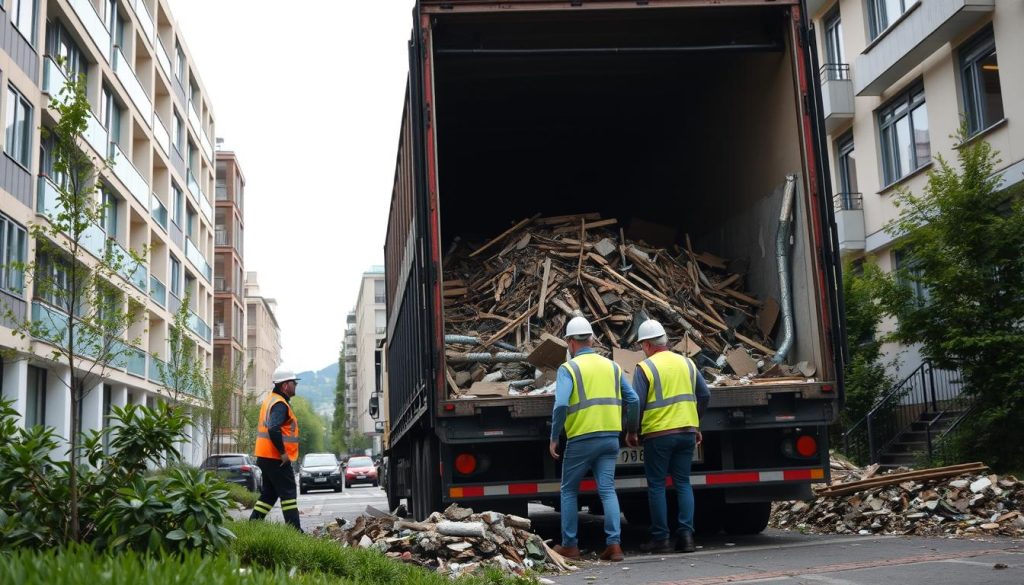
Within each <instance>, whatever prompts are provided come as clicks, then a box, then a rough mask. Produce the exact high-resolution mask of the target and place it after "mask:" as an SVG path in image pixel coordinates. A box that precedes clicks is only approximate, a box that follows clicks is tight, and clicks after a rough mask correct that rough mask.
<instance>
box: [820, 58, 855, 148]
mask: <svg viewBox="0 0 1024 585" xmlns="http://www.w3.org/2000/svg"><path fill="white" fill-rule="evenodd" d="M821 103H822V105H823V106H824V112H823V113H824V116H825V130H826V131H827V132H834V131H835V130H836V129H837V128H839V127H840V126H841V125H843V124H845V123H847V122H849V121H850V120H853V82H852V81H850V66H849V65H847V64H845V63H826V64H824V65H822V66H821Z"/></svg>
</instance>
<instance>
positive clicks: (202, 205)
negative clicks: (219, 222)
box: [199, 189, 213, 223]
mask: <svg viewBox="0 0 1024 585" xmlns="http://www.w3.org/2000/svg"><path fill="white" fill-rule="evenodd" d="M199 211H202V212H203V215H205V216H206V219H207V220H208V221H209V222H210V223H213V205H210V200H209V199H207V198H206V193H203V190H202V189H199Z"/></svg>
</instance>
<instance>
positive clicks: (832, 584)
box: [786, 575, 864, 585]
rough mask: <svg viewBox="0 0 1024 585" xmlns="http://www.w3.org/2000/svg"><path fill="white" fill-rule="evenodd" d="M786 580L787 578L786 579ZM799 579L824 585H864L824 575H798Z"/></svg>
mask: <svg viewBox="0 0 1024 585" xmlns="http://www.w3.org/2000/svg"><path fill="white" fill-rule="evenodd" d="M786 578H787V579H788V578H789V577H786ZM798 578H800V579H806V580H808V581H817V582H818V583H825V585H864V584H863V583H858V582H857V581H850V580H849V579H839V578H837V577H828V576H826V575H799V577H798Z"/></svg>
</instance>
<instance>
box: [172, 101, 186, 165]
mask: <svg viewBox="0 0 1024 585" xmlns="http://www.w3.org/2000/svg"><path fill="white" fill-rule="evenodd" d="M172 132H173V135H172V136H171V140H172V142H173V143H174V149H175V150H177V151H178V154H181V151H182V150H183V144H184V143H183V141H184V140H185V121H184V120H182V118H181V115H179V114H178V110H174V128H173V129H172Z"/></svg>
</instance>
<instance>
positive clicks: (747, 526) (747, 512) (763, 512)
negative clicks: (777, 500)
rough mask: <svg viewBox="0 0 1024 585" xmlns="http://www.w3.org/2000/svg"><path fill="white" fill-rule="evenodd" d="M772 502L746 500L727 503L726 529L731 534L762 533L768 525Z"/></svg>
mask: <svg viewBox="0 0 1024 585" xmlns="http://www.w3.org/2000/svg"><path fill="white" fill-rule="evenodd" d="M771 512H772V504H771V502H745V503H742V504H726V505H725V515H724V519H725V531H726V532H727V533H729V534H736V535H739V534H760V533H761V532H762V531H763V530H764V529H765V528H767V527H768V518H769V516H771Z"/></svg>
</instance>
